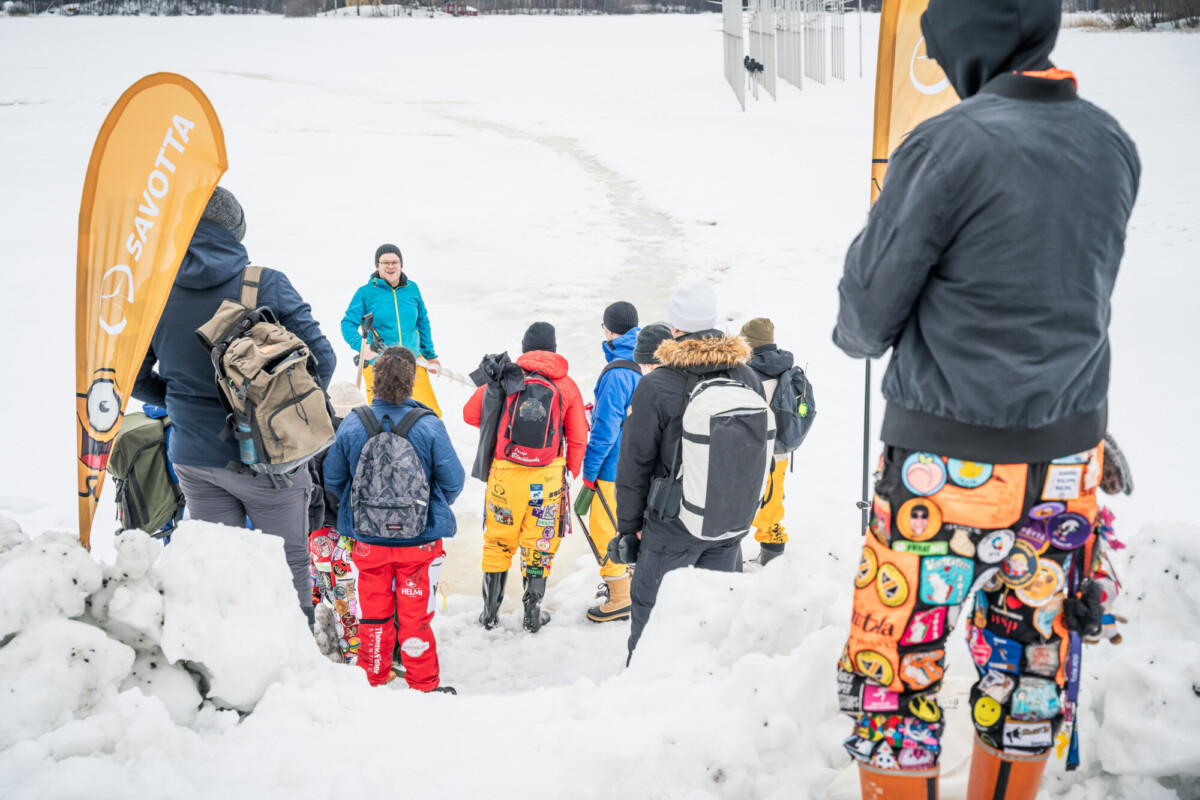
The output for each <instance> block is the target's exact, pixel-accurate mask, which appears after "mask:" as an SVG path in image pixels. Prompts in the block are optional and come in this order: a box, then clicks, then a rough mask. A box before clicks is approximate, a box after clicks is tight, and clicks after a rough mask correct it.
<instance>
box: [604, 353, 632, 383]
mask: <svg viewBox="0 0 1200 800" xmlns="http://www.w3.org/2000/svg"><path fill="white" fill-rule="evenodd" d="M614 369H631V370H633V371H634V372H636V373H637V374H638V375H641V374H642V368H641V367H639V366H638V365H637V362H636V361H630V360H629V359H627V358H618V359H617V360H616V361H610V362H608V363H607V364H605V365H604V369H602V370H600V378H603V377H604V376H605V375H606V374H607V373H609V372H611V371H612V370H614ZM600 378H597V379H596V380H597V381H599V380H600Z"/></svg>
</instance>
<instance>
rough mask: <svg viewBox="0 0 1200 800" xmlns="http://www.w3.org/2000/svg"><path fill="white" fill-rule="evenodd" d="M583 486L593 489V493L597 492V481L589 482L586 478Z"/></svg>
mask: <svg viewBox="0 0 1200 800" xmlns="http://www.w3.org/2000/svg"><path fill="white" fill-rule="evenodd" d="M583 485H584V486H586V487H587V488H589V489H591V490H592V491H593V492H594V491H596V481H595V480H594V479H593V480H588V479H587V478H584V479H583Z"/></svg>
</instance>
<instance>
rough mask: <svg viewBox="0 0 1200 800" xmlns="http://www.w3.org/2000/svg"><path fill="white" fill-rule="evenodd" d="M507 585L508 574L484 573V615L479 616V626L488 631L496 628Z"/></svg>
mask: <svg viewBox="0 0 1200 800" xmlns="http://www.w3.org/2000/svg"><path fill="white" fill-rule="evenodd" d="M507 583H508V573H507V572H485V573H483V613H482V614H480V615H479V624H480V625H482V626H483V627H484V628H485V629H486V630H489V631H490V630H491V629H492V628H494V627H496V624H497V622H498V619H497V616H498V615H499V613H500V603H501V601H503V600H504V586H505V584H507Z"/></svg>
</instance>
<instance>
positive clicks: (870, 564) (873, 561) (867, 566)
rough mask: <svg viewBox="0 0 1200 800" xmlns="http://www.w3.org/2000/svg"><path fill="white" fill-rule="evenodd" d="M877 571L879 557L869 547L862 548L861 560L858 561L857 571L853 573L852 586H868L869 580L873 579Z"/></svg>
mask: <svg viewBox="0 0 1200 800" xmlns="http://www.w3.org/2000/svg"><path fill="white" fill-rule="evenodd" d="M878 571H879V559H878V557H876V555H875V551H874V550H872V549H871V548H869V547H864V548H863V549H862V560H860V561H859V562H858V572H857V573H855V575H854V586H855V588H857V589H862V588H863V587H865V586H869V585H870V584H871V581H873V580H875V573H876V572H878Z"/></svg>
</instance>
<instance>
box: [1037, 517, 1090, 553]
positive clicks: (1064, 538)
mask: <svg viewBox="0 0 1200 800" xmlns="http://www.w3.org/2000/svg"><path fill="white" fill-rule="evenodd" d="M1046 526H1047V528H1048V529H1049V537H1050V544H1052V545H1054V546H1055V547H1057V548H1058V549H1059V550H1075V549H1077V548H1080V547H1083V545H1084V544H1086V543H1087V540H1088V537H1089V536H1091V535H1092V526H1091V523H1089V522H1088V521H1087V517H1085V516H1083V515H1082V514H1059V515H1058V516H1056V517H1054V518H1053V519H1051V520H1050V521H1049V522H1048V523H1046Z"/></svg>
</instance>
